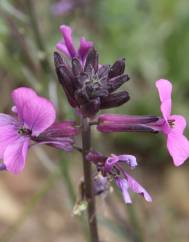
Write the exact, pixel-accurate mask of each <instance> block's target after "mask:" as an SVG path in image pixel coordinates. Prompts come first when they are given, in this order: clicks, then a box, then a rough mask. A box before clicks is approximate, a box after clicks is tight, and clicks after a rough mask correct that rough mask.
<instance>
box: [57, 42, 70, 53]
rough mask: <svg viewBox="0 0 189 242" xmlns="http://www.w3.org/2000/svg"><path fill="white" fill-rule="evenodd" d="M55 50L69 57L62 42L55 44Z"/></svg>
mask: <svg viewBox="0 0 189 242" xmlns="http://www.w3.org/2000/svg"><path fill="white" fill-rule="evenodd" d="M56 48H57V49H58V50H59V51H61V52H63V53H64V54H65V55H66V56H67V57H70V53H69V51H68V49H67V47H66V46H65V44H64V43H62V41H60V42H58V43H57V44H56Z"/></svg>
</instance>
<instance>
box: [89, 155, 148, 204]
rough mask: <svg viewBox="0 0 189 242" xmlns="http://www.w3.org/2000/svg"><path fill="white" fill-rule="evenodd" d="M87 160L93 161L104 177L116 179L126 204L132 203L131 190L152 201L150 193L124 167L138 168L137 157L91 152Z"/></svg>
mask: <svg viewBox="0 0 189 242" xmlns="http://www.w3.org/2000/svg"><path fill="white" fill-rule="evenodd" d="M87 160H88V161H92V162H93V163H94V164H95V165H96V167H97V170H98V171H99V172H101V173H102V175H103V176H104V177H110V178H112V179H114V181H115V183H116V185H117V186H118V187H119V189H120V190H121V192H122V194H123V198H124V201H125V203H132V200H131V197H130V195H129V192H128V191H129V190H131V191H133V192H135V193H138V194H140V195H142V196H143V197H144V198H145V200H146V201H147V202H151V201H152V198H151V196H150V195H149V193H148V192H147V191H146V190H145V189H144V188H143V187H142V186H141V185H140V184H139V183H138V182H137V181H136V180H135V179H134V178H133V177H131V176H130V175H129V174H128V173H127V172H126V171H125V169H124V165H128V166H129V167H130V168H132V169H133V168H135V167H136V166H137V161H136V157H135V156H133V155H114V154H113V155H111V156H109V157H106V156H104V155H102V154H101V153H99V152H96V151H90V152H89V153H88V155H87Z"/></svg>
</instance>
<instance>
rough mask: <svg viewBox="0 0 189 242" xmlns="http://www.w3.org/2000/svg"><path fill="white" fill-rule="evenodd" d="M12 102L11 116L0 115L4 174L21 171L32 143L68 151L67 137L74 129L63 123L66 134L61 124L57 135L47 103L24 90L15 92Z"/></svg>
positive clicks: (52, 115)
mask: <svg viewBox="0 0 189 242" xmlns="http://www.w3.org/2000/svg"><path fill="white" fill-rule="evenodd" d="M12 100H13V103H14V107H13V109H12V110H13V111H14V113H15V115H14V116H13V115H12V116H10V115H7V114H3V113H1V114H0V158H1V159H3V164H4V165H5V166H6V169H7V170H8V171H10V172H12V173H14V174H18V173H19V172H20V171H22V170H23V168H24V166H25V160H26V156H27V153H28V149H29V147H30V144H31V141H32V140H33V141H36V142H39V143H48V144H49V145H52V146H55V147H56V146H59V147H60V146H61V148H62V149H65V150H66V151H69V150H71V149H72V144H73V140H72V139H71V136H73V135H74V134H76V129H75V128H74V126H73V124H71V123H70V124H69V125H68V123H67V124H66V128H69V131H68V130H67V131H66V132H67V133H65V135H63V132H64V131H62V126H64V123H62V124H59V126H61V127H60V128H59V132H58V129H55V125H54V122H55V118H56V113H55V109H54V106H53V104H52V103H51V102H50V101H48V100H47V99H45V98H43V97H40V96H38V95H37V94H36V93H35V92H34V91H33V90H32V89H30V88H26V87H21V88H17V89H15V90H14V91H13V92H12ZM68 126H69V127H68ZM66 128H65V129H66ZM55 130H56V132H55ZM55 133H56V134H55ZM64 138H66V140H64ZM2 166H3V165H2Z"/></svg>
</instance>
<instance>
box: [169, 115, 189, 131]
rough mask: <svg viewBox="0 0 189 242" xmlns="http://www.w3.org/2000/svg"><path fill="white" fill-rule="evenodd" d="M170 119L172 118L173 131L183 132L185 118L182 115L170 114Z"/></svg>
mask: <svg viewBox="0 0 189 242" xmlns="http://www.w3.org/2000/svg"><path fill="white" fill-rule="evenodd" d="M170 119H171V120H174V126H173V128H172V129H173V130H174V132H178V133H183V132H184V129H185V128H186V124H187V123H186V119H185V117H183V116H182V115H171V117H170Z"/></svg>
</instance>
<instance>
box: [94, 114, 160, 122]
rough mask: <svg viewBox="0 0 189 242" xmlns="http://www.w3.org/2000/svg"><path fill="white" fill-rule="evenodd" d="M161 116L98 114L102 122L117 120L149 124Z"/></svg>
mask: <svg viewBox="0 0 189 242" xmlns="http://www.w3.org/2000/svg"><path fill="white" fill-rule="evenodd" d="M159 119H160V118H159V117H157V116H153V115H144V116H140V115H124V114H110V113H107V114H101V115H99V116H98V120H99V121H100V122H111V123H113V122H115V123H117V122H118V123H122V124H147V123H153V122H157V121H158V120H159Z"/></svg>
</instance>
